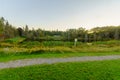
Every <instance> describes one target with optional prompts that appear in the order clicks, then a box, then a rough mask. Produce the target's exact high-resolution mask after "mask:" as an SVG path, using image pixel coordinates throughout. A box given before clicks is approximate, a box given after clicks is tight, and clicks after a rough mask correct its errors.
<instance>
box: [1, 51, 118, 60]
mask: <svg viewBox="0 0 120 80" xmlns="http://www.w3.org/2000/svg"><path fill="white" fill-rule="evenodd" d="M107 55H120V53H119V52H76V53H71V52H64V53H59V52H43V53H37V54H36V53H34V54H29V53H23V54H22V53H20V54H19V53H16V54H4V53H3V54H1V55H0V62H7V61H11V60H19V59H32V58H67V57H82V56H107Z"/></svg>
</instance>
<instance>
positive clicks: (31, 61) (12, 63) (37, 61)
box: [0, 55, 120, 69]
mask: <svg viewBox="0 0 120 80" xmlns="http://www.w3.org/2000/svg"><path fill="white" fill-rule="evenodd" d="M119 58H120V56H119V55H111V56H85V57H71V58H52V59H45V58H35V59H24V60H16V61H9V62H7V63H0V69H5V68H15V67H23V66H30V65H36V64H53V63H59V62H83V61H101V60H111V59H119Z"/></svg>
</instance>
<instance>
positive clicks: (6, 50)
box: [0, 38, 120, 62]
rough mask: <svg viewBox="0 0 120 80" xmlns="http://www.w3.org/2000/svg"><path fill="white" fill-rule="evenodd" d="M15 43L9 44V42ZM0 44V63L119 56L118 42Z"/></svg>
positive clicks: (13, 40) (119, 47)
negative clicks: (20, 60)
mask: <svg viewBox="0 0 120 80" xmlns="http://www.w3.org/2000/svg"><path fill="white" fill-rule="evenodd" d="M9 40H10V41H12V42H16V43H10V42H9ZM9 40H8V42H1V43H0V62H6V61H10V60H18V59H27V58H64V57H78V56H104V55H120V41H116V40H113V41H97V42H92V43H81V42H79V43H78V44H77V47H75V46H73V42H62V41H44V42H38V41H31V42H23V43H19V42H20V41H21V40H24V38H13V39H9Z"/></svg>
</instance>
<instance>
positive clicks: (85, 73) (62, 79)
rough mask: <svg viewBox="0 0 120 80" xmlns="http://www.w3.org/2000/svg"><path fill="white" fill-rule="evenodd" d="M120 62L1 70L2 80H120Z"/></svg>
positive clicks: (59, 64)
mask: <svg viewBox="0 0 120 80" xmlns="http://www.w3.org/2000/svg"><path fill="white" fill-rule="evenodd" d="M119 65H120V60H108V61H93V62H72V63H57V64H52V65H46V64H44V65H35V66H28V67H22V68H14V69H3V70H0V80H120V66H119Z"/></svg>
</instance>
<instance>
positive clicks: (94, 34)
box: [0, 17, 120, 42]
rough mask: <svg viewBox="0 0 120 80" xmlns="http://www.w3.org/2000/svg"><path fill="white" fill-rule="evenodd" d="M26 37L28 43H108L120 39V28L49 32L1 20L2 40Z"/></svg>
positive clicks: (106, 27) (108, 27) (109, 27)
mask: <svg viewBox="0 0 120 80" xmlns="http://www.w3.org/2000/svg"><path fill="white" fill-rule="evenodd" d="M15 37H25V38H26V40H27V41H74V39H75V38H77V39H78V41H81V42H91V41H108V40H119V39H120V26H104V27H95V28H92V29H91V30H86V29H85V28H82V27H80V28H78V29H67V30H66V31H59V30H54V31H47V30H42V29H40V28H39V29H37V30H35V29H34V28H33V29H29V26H28V25H26V26H25V27H19V28H16V27H14V26H12V25H11V24H9V22H8V21H7V20H5V19H4V18H3V17H1V18H0V39H2V38H4V40H5V39H9V38H15Z"/></svg>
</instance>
